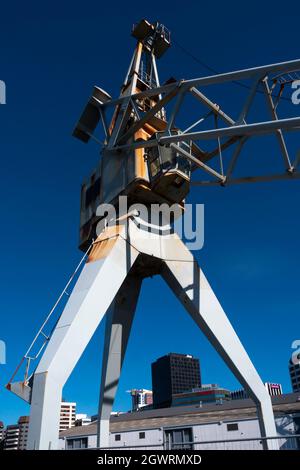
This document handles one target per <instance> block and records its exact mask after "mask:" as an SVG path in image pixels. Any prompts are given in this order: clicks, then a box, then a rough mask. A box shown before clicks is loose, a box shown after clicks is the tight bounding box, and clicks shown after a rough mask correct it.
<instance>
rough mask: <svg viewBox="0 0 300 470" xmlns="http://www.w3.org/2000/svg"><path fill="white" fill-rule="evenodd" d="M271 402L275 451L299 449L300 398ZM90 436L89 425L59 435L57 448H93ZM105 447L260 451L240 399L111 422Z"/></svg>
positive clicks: (250, 406)
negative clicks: (278, 438)
mask: <svg viewBox="0 0 300 470" xmlns="http://www.w3.org/2000/svg"><path fill="white" fill-rule="evenodd" d="M272 402H273V409H274V414H275V419H276V425H277V434H278V436H279V437H280V440H279V445H280V448H282V449H285V448H300V442H299V439H297V438H295V437H293V435H295V434H298V433H299V434H300V397H299V396H298V395H297V394H289V395H279V396H274V397H272ZM96 433H97V423H94V422H92V423H91V424H90V425H89V426H82V427H76V428H72V429H69V430H67V431H64V432H62V433H61V434H60V440H59V448H60V449H74V448H95V447H96V442H97V439H96ZM288 436H291V439H289V438H288ZM274 437H275V436H274ZM247 439H250V440H247ZM216 441H217V442H216ZM233 441H235V442H233ZM109 447H110V448H115V449H116V448H121V449H126V448H127V449H130V448H131V449H134V448H138V449H141V448H147V449H150V450H156V449H177V448H185V449H194V450H205V449H262V442H261V439H260V430H259V423H258V420H257V416H256V408H255V406H254V403H253V402H252V400H250V399H244V400H234V401H228V402H224V403H223V404H222V405H219V404H207V405H203V406H202V407H200V406H199V405H198V406H181V407H171V408H163V409H153V410H144V411H139V412H132V413H124V414H121V415H119V416H118V417H111V420H110V443H109Z"/></svg>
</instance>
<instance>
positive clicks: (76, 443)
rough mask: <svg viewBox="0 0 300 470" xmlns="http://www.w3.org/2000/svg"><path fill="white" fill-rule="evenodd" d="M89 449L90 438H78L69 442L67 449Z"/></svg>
mask: <svg viewBox="0 0 300 470" xmlns="http://www.w3.org/2000/svg"><path fill="white" fill-rule="evenodd" d="M87 447H88V438H87V437H82V438H76V439H68V440H67V449H87Z"/></svg>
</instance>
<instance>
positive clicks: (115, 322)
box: [97, 274, 142, 448]
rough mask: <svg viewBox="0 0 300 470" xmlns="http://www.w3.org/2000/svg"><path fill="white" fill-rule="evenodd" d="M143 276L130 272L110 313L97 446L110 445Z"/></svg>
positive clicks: (104, 355) (106, 335)
mask: <svg viewBox="0 0 300 470" xmlns="http://www.w3.org/2000/svg"><path fill="white" fill-rule="evenodd" d="M141 284H142V278H141V277H138V276H135V275H130V274H129V275H128V276H127V278H126V279H125V281H124V282H123V284H122V286H121V288H120V290H119V292H118V293H117V295H116V298H115V300H114V301H113V303H112V305H111V306H110V308H109V310H108V312H107V314H106V330H105V342H104V350H103V359H102V377H101V386H100V399H99V411H98V436H97V447H102V448H103V447H109V419H110V414H111V411H112V407H113V403H114V400H115V395H116V393H117V388H118V384H119V379H120V375H121V370H122V364H123V360H124V356H125V353H126V347H127V343H128V338H129V335H130V330H131V326H132V322H133V318H134V313H135V309H136V305H137V301H138V296H139V293H140V288H141Z"/></svg>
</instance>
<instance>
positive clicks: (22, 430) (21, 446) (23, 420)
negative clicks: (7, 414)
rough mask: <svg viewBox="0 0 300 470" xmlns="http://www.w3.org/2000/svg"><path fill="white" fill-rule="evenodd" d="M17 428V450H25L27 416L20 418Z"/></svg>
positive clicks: (27, 427)
mask: <svg viewBox="0 0 300 470" xmlns="http://www.w3.org/2000/svg"><path fill="white" fill-rule="evenodd" d="M18 426H19V446H18V449H19V450H26V447H27V438H28V429H29V416H20V418H19V420H18Z"/></svg>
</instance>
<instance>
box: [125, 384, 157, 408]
mask: <svg viewBox="0 0 300 470" xmlns="http://www.w3.org/2000/svg"><path fill="white" fill-rule="evenodd" d="M129 393H130V395H131V400H132V406H131V409H132V411H138V410H140V409H141V408H143V407H144V406H147V405H152V403H153V393H152V390H146V389H145V388H133V389H131V390H129Z"/></svg>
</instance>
